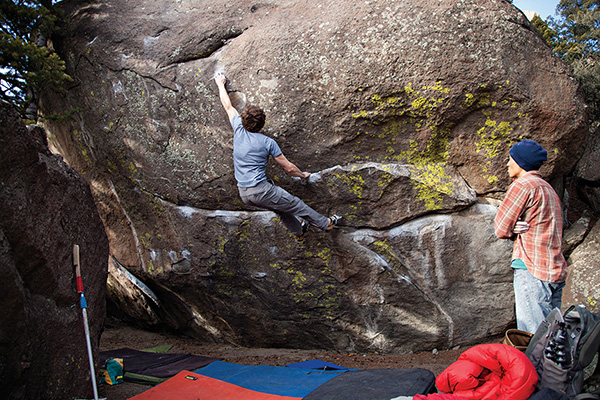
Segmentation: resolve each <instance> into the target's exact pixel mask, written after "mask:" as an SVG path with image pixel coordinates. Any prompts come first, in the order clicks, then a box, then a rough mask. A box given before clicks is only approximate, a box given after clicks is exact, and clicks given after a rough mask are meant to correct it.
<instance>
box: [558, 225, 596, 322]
mask: <svg viewBox="0 0 600 400" xmlns="http://www.w3.org/2000/svg"><path fill="white" fill-rule="evenodd" d="M568 263H569V275H568V277H567V284H566V286H565V289H564V292H563V303H564V304H567V305H568V304H582V305H585V306H586V307H587V308H588V309H589V310H590V311H592V312H595V313H598V312H600V221H597V222H596V223H595V225H594V227H593V228H592V230H591V231H590V233H589V234H588V235H587V237H586V239H585V240H584V242H583V243H582V244H581V245H579V246H577V248H576V249H575V251H573V253H571V256H570V257H569V259H568Z"/></svg>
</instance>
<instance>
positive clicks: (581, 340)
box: [525, 306, 600, 398]
mask: <svg viewBox="0 0 600 400" xmlns="http://www.w3.org/2000/svg"><path fill="white" fill-rule="evenodd" d="M599 348H600V314H596V313H592V312H590V311H588V310H587V309H586V308H585V307H582V306H571V307H569V309H568V310H567V311H565V313H564V315H563V314H561V312H560V310H559V309H558V308H555V309H554V310H552V311H551V312H550V314H548V316H547V317H546V319H545V320H544V321H543V322H542V323H541V324H540V326H539V327H538V329H537V330H536V332H535V334H534V335H533V337H532V338H531V341H530V342H529V344H528V346H527V349H526V350H525V355H527V357H529V359H530V360H531V362H532V363H533V365H534V366H535V369H536V371H537V373H538V377H539V386H538V387H539V388H540V389H541V388H546V387H547V388H550V389H553V390H555V391H557V392H559V393H562V394H565V395H566V396H567V397H569V398H573V397H575V396H576V395H577V394H579V393H581V391H582V389H583V380H584V368H586V367H587V366H588V365H590V363H591V362H592V360H594V357H595V356H596V354H598V350H599ZM596 360H597V358H596Z"/></svg>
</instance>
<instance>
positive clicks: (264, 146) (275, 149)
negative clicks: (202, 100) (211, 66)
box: [215, 73, 342, 240]
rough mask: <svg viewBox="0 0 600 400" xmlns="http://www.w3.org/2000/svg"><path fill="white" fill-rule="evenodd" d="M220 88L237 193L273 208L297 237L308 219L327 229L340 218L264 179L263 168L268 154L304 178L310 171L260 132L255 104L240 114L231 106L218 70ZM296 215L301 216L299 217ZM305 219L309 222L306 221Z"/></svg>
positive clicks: (305, 228) (260, 121)
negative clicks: (325, 212) (231, 136)
mask: <svg viewBox="0 0 600 400" xmlns="http://www.w3.org/2000/svg"><path fill="white" fill-rule="evenodd" d="M215 82H216V83H217V87H218V88H219V99H220V100H221V104H222V105H223V107H224V108H225V111H226V112H227V115H228V117H229V121H230V122H231V126H232V128H233V131H234V133H233V167H234V172H235V179H236V180H237V185H238V190H239V192H240V197H241V199H242V201H243V202H244V203H245V204H248V205H252V206H256V207H260V208H266V209H267V210H271V211H274V212H275V213H277V215H279V218H280V219H281V221H282V222H283V224H284V225H285V226H286V228H287V229H288V230H289V231H290V232H292V234H294V235H295V236H296V238H297V239H298V240H302V239H304V237H305V236H306V234H307V233H308V227H309V223H310V224H312V225H315V226H316V227H318V228H320V229H322V230H324V231H327V230H330V229H332V228H333V227H334V226H335V225H337V224H338V222H339V221H340V220H341V219H342V216H341V215H338V214H335V215H332V216H331V217H329V218H327V217H325V216H323V215H321V214H319V213H317V212H316V211H315V210H313V209H312V208H310V207H309V206H307V205H306V204H305V203H304V202H303V201H302V200H300V199H299V198H298V197H296V196H292V195H291V194H289V193H288V192H287V191H285V190H284V189H282V188H280V187H279V186H275V185H274V184H273V183H272V182H271V181H269V180H267V176H266V168H267V163H268V161H269V156H271V157H273V158H274V159H275V161H277V163H278V164H279V165H281V167H283V169H284V170H285V172H286V173H287V174H288V175H290V176H292V177H297V178H301V179H302V180H303V181H305V180H306V179H307V178H308V177H309V176H310V173H309V172H306V171H301V170H300V169H299V168H298V167H296V166H295V165H294V164H293V163H291V162H290V161H288V159H287V158H286V157H285V156H284V155H283V153H282V151H281V149H280V148H279V146H278V145H277V142H275V140H273V139H272V138H270V137H267V136H265V135H263V134H261V133H259V132H260V131H261V129H262V128H263V126H264V125H265V113H264V112H263V110H261V109H260V108H258V107H256V106H252V105H248V106H246V107H245V108H244V109H243V110H242V113H241V115H240V114H239V113H238V112H237V110H236V109H235V108H234V107H233V106H232V104H231V99H230V98H229V94H228V93H227V90H226V89H225V83H226V82H227V78H226V77H225V75H224V74H222V73H219V74H217V75H216V76H215ZM297 217H301V218H302V221H300V220H299V219H298V218H297ZM306 221H308V222H306Z"/></svg>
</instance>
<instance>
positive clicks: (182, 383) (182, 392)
mask: <svg viewBox="0 0 600 400" xmlns="http://www.w3.org/2000/svg"><path fill="white" fill-rule="evenodd" d="M233 399H235V400H301V397H288V396H278V395H274V394H268V393H260V392H255V391H253V390H250V389H246V388H243V387H240V386H237V385H234V384H231V383H228V382H223V381H221V380H218V379H214V378H209V377H207V376H203V375H199V374H196V373H194V372H190V371H181V372H180V373H178V374H177V375H175V376H174V377H172V378H170V379H168V380H166V381H165V382H163V383H161V384H159V385H156V386H154V387H153V388H151V389H148V390H146V391H145V392H143V393H140V394H138V395H137V396H134V397H131V398H130V399H129V400H233Z"/></svg>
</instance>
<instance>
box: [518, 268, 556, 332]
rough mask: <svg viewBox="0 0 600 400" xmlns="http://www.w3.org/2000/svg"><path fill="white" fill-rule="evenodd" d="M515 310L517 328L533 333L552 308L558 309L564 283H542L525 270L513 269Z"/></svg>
mask: <svg viewBox="0 0 600 400" xmlns="http://www.w3.org/2000/svg"><path fill="white" fill-rule="evenodd" d="M513 286H514V290H515V310H516V314H517V328H518V329H520V330H523V331H526V332H530V333H535V331H536V330H537V328H538V326H540V324H541V323H542V322H543V321H544V320H545V319H546V316H547V315H548V314H549V313H550V311H552V309H554V308H560V306H561V299H562V290H563V287H564V286H565V282H561V283H549V282H544V281H541V280H539V279H537V278H536V277H534V276H533V275H531V273H530V272H529V270H527V269H514V278H513Z"/></svg>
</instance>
